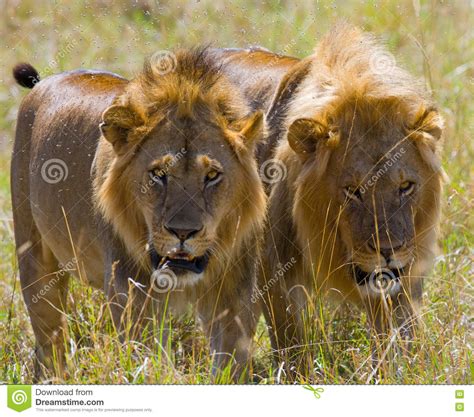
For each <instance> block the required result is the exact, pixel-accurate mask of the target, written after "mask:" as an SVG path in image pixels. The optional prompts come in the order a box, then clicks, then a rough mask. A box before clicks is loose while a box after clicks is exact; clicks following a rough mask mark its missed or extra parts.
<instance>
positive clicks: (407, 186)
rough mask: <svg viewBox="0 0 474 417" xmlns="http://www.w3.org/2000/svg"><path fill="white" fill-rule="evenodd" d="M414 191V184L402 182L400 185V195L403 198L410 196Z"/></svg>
mask: <svg viewBox="0 0 474 417" xmlns="http://www.w3.org/2000/svg"><path fill="white" fill-rule="evenodd" d="M414 189H415V183H413V182H411V181H404V182H402V183H401V184H400V194H401V195H403V196H407V195H410V194H411V193H412V192H413V190H414Z"/></svg>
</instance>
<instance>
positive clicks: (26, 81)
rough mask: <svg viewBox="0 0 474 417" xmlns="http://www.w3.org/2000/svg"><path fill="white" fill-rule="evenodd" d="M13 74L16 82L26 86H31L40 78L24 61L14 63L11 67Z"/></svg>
mask: <svg viewBox="0 0 474 417" xmlns="http://www.w3.org/2000/svg"><path fill="white" fill-rule="evenodd" d="M13 76H14V77H15V80H16V82H17V83H18V84H20V85H21V86H22V87H26V88H33V87H34V86H35V85H36V84H37V83H38V82H39V80H40V76H39V74H38V71H36V70H35V69H34V68H33V66H32V65H30V64H26V63H21V64H16V65H15V66H14V68H13Z"/></svg>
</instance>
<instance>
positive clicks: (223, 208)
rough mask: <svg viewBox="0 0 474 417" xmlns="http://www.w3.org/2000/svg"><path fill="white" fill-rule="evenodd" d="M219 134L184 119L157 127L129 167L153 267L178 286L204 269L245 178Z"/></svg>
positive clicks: (222, 136)
mask: <svg viewBox="0 0 474 417" xmlns="http://www.w3.org/2000/svg"><path fill="white" fill-rule="evenodd" d="M224 134H225V133H224V132H222V131H221V130H220V129H218V128H217V127H214V126H209V125H207V126H206V125H205V124H203V123H190V122H189V121H187V120H182V121H173V122H170V121H167V122H164V123H160V124H159V125H158V126H157V127H156V128H155V129H154V130H153V131H152V132H151V133H150V134H149V136H148V138H147V139H146V140H145V141H144V143H143V144H142V146H141V149H140V151H139V154H138V155H137V156H136V158H135V159H134V160H133V161H132V163H131V167H130V172H133V175H134V177H133V178H132V179H131V183H132V184H134V185H135V186H134V189H133V193H134V198H135V199H136V200H138V201H139V202H140V203H139V207H140V210H141V211H142V214H143V218H144V219H145V222H146V225H147V229H148V243H149V245H150V248H151V249H152V250H154V251H156V255H157V256H156V255H155V259H154V262H155V265H153V266H154V268H155V269H156V268H158V267H168V268H170V269H171V270H172V271H173V272H174V273H175V274H177V275H179V277H180V281H181V282H184V281H185V280H189V281H194V280H197V279H199V278H200V277H201V275H202V273H203V272H204V271H205V269H206V267H207V264H208V261H209V259H210V257H212V254H213V252H214V251H215V250H216V249H217V247H218V245H219V228H220V226H221V224H222V222H223V220H225V219H226V216H229V215H232V214H231V212H232V210H234V209H235V206H233V205H232V204H233V200H234V199H233V195H232V193H233V192H236V190H238V189H239V188H240V186H241V184H242V181H243V180H244V178H243V176H242V170H241V169H240V167H239V161H238V159H237V157H236V154H235V152H234V150H233V149H231V146H230V145H229V144H228V142H227V141H226V139H225V137H224Z"/></svg>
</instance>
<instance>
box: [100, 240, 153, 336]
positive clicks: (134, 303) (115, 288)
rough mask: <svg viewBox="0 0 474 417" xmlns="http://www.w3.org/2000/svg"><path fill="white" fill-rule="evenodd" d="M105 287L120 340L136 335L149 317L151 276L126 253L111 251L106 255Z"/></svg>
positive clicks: (151, 301)
mask: <svg viewBox="0 0 474 417" xmlns="http://www.w3.org/2000/svg"><path fill="white" fill-rule="evenodd" d="M112 248H113V246H112ZM112 248H111V249H112ZM104 287H105V288H104V291H105V293H106V295H107V299H108V303H109V308H110V311H111V314H112V319H113V322H114V325H115V327H116V329H117V331H118V333H119V335H120V338H121V340H127V339H132V340H133V339H137V338H139V337H140V336H141V333H142V331H143V328H144V326H145V325H146V324H147V323H148V322H149V321H150V319H151V317H152V311H153V304H154V303H153V292H152V285H151V277H150V278H147V276H146V274H145V273H144V272H143V271H142V270H140V269H139V268H138V267H137V266H136V265H135V264H134V263H133V262H130V259H129V257H128V256H127V255H126V254H124V253H121V252H120V251H118V250H114V251H112V250H111V251H110V252H109V253H108V256H107V267H106V275H105V285H104Z"/></svg>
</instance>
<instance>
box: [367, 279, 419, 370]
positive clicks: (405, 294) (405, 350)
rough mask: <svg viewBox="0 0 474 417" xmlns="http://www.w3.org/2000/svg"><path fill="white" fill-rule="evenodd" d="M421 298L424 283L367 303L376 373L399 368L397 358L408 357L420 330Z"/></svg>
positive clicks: (373, 362)
mask: <svg viewBox="0 0 474 417" xmlns="http://www.w3.org/2000/svg"><path fill="white" fill-rule="evenodd" d="M421 297H422V282H421V280H418V281H416V282H415V283H413V284H412V285H411V286H410V287H409V288H408V289H407V288H405V289H403V288H402V290H401V291H400V292H399V293H398V294H395V295H393V296H390V297H382V296H381V297H380V298H379V299H372V300H367V301H366V310H367V314H368V317H369V320H370V324H371V331H372V333H373V341H374V345H373V348H372V365H373V369H374V373H376V372H378V371H379V370H383V369H385V368H386V366H385V364H391V365H395V366H396V362H397V361H396V357H397V356H404V355H409V354H410V352H411V351H412V346H413V341H414V340H415V337H416V332H417V329H418V326H419V307H420V305H421Z"/></svg>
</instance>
